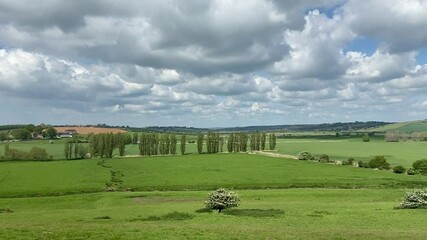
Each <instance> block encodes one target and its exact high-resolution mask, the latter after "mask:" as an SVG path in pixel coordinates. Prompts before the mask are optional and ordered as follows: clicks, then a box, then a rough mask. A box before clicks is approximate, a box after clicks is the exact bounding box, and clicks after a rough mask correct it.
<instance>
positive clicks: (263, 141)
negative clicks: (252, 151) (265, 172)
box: [261, 132, 267, 151]
mask: <svg viewBox="0 0 427 240" xmlns="http://www.w3.org/2000/svg"><path fill="white" fill-rule="evenodd" d="M266 141H267V134H265V133H264V132H263V133H262V134H261V150H262V151H264V150H265V142H266Z"/></svg>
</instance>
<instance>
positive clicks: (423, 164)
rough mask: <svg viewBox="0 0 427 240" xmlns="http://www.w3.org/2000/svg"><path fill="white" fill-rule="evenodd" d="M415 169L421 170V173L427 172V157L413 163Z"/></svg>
mask: <svg viewBox="0 0 427 240" xmlns="http://www.w3.org/2000/svg"><path fill="white" fill-rule="evenodd" d="M412 167H414V170H415V171H418V172H420V173H421V174H427V159H422V160H417V161H415V162H414V163H413V164H412Z"/></svg>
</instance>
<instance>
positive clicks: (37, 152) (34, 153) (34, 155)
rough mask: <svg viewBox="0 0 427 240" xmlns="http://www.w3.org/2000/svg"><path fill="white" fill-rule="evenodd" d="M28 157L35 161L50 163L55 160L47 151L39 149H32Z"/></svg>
mask: <svg viewBox="0 0 427 240" xmlns="http://www.w3.org/2000/svg"><path fill="white" fill-rule="evenodd" d="M28 156H29V158H30V159H31V160H35V161H48V160H52V159H53V157H52V156H51V155H49V154H48V153H47V151H46V149H44V148H39V147H32V148H31V149H30V152H29V153H28Z"/></svg>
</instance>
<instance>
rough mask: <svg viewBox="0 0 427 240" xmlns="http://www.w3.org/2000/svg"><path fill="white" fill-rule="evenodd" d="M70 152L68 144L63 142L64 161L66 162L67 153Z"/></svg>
mask: <svg viewBox="0 0 427 240" xmlns="http://www.w3.org/2000/svg"><path fill="white" fill-rule="evenodd" d="M69 152H70V144H69V142H68V141H66V142H65V144H64V155H65V159H66V160H68V159H69V158H68V157H69V155H68V153H69Z"/></svg>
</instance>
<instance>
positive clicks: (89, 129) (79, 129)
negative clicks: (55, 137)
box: [55, 127, 126, 134]
mask: <svg viewBox="0 0 427 240" xmlns="http://www.w3.org/2000/svg"><path fill="white" fill-rule="evenodd" d="M55 129H56V131H58V132H65V131H67V130H76V132H77V133H78V134H89V133H94V134H98V133H110V132H112V133H124V132H126V131H125V130H121V129H117V128H98V127H55Z"/></svg>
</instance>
